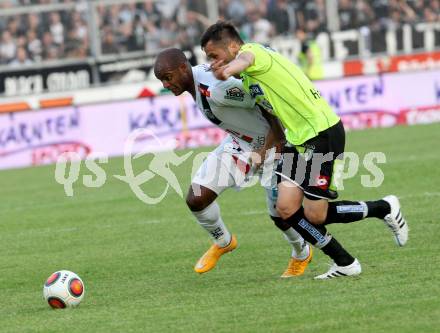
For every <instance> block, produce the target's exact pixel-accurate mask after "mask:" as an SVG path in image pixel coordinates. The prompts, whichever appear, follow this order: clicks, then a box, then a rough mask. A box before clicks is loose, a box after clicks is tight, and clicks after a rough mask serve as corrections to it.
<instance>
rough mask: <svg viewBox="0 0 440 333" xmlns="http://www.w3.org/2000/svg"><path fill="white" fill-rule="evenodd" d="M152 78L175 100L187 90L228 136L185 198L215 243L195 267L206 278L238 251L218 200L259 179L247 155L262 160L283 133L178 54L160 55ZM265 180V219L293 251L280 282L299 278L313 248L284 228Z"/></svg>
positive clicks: (240, 92) (232, 82)
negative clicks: (284, 278) (293, 277)
mask: <svg viewBox="0 0 440 333" xmlns="http://www.w3.org/2000/svg"><path fill="white" fill-rule="evenodd" d="M154 73H155V75H156V77H157V78H158V79H159V80H160V81H161V82H162V84H163V86H164V88H166V89H168V90H170V91H171V92H172V93H173V94H174V95H176V96H178V95H180V94H182V93H183V92H185V91H188V92H189V93H190V94H191V95H192V97H193V98H194V100H195V102H196V104H197V106H198V108H199V109H200V110H201V112H202V113H203V114H204V115H205V116H206V117H207V118H208V120H210V121H211V122H212V123H213V124H215V125H216V126H218V127H220V128H222V129H223V130H225V131H226V132H228V133H229V135H228V136H227V137H226V138H225V139H224V140H223V141H222V143H221V144H220V145H219V146H218V147H217V148H216V149H215V150H214V151H212V152H211V153H210V154H209V155H208V157H207V158H206V159H205V160H204V162H203V163H202V165H201V166H200V168H199V170H198V171H197V172H196V174H195V176H194V178H193V179H192V182H191V183H192V184H191V186H190V188H189V191H188V195H187V198H186V203H187V205H188V207H189V209H190V210H191V212H192V213H193V215H194V216H195V218H196V219H197V221H198V223H199V225H200V226H201V227H202V228H204V229H205V230H206V231H207V232H208V233H209V235H210V236H211V238H212V240H213V242H214V244H213V245H212V246H211V247H210V248H209V249H208V251H206V252H205V254H204V255H203V256H202V257H201V258H200V259H199V260H198V262H197V263H196V265H195V267H194V270H195V271H196V272H197V273H205V272H208V271H209V270H211V269H213V268H214V267H215V265H216V264H217V262H218V260H219V259H220V257H221V256H222V255H223V254H225V253H227V252H230V251H232V250H234V249H235V248H236V247H237V239H236V237H235V236H234V235H232V234H231V233H230V232H229V230H228V228H227V227H226V225H225V223H224V222H223V220H222V218H221V215H220V208H219V206H218V204H217V202H216V201H215V200H216V198H217V196H218V195H220V194H221V193H222V192H223V191H224V190H226V189H228V188H241V187H245V186H247V184H248V183H249V180H250V179H251V178H252V177H253V176H255V175H260V176H261V175H262V173H261V172H259V171H256V170H255V168H251V166H250V165H251V163H250V162H249V161H250V156H251V154H252V152H258V153H259V154H260V156H266V155H265V153H266V151H267V150H269V149H270V148H272V147H273V146H274V145H276V144H277V143H279V142H278V141H279V137H280V135H282V134H280V133H282V129H281V128H280V127H277V125H278V123H277V121H276V120H274V118H273V117H272V118H271V116H270V115H268V114H264V112H263V111H262V110H261V109H260V107H259V106H257V105H256V104H255V100H253V99H252V98H251V96H250V95H249V94H247V93H245V91H244V89H243V87H242V83H241V81H240V80H238V79H235V78H230V79H228V80H226V81H221V80H217V79H216V78H215V77H214V75H213V74H212V72H211V70H210V68H209V66H208V65H199V66H195V67H191V65H190V64H189V62H188V60H187V59H186V57H185V55H184V53H183V52H182V51H181V50H179V49H175V48H171V49H167V50H164V51H162V52H161V53H160V54H159V55H158V56H157V58H156V62H155V65H154ZM273 151H274V149H273ZM254 156H255V155H254ZM272 156H273V155H272ZM269 165H270V163H269ZM265 174H266V173H265ZM268 178H269V179H266V180H265V181H264V182H262V183H263V186H264V188H265V191H266V201H267V207H268V211H269V215H270V216H271V219H272V220H273V221H274V223H275V225H276V226H277V227H278V228H279V229H280V230H281V231H282V232H283V233H284V235H285V238H286V240H287V241H288V242H289V243H290V244H291V246H292V256H291V259H290V261H289V264H288V267H287V269H286V271H285V272H284V273H283V274H282V277H292V276H299V275H302V274H303V273H304V270H305V269H306V267H307V265H308V263H309V262H310V260H311V258H312V249H311V247H310V246H309V244H308V243H306V242H305V241H304V239H303V238H302V237H301V236H300V235H299V234H298V233H297V232H296V231H295V230H294V229H293V228H292V227H290V225H287V224H284V223H283V221H282V220H281V218H279V215H278V213H277V211H276V209H275V204H276V200H277V187H276V178H275V174H274V173H273V172H272V170H270V172H269V177H268Z"/></svg>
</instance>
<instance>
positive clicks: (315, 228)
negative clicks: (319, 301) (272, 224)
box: [284, 207, 354, 266]
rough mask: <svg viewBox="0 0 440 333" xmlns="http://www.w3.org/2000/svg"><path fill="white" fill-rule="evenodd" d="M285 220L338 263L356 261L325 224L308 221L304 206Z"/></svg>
mask: <svg viewBox="0 0 440 333" xmlns="http://www.w3.org/2000/svg"><path fill="white" fill-rule="evenodd" d="M284 221H285V222H287V223H288V224H289V225H290V226H291V227H292V228H293V229H295V230H296V231H297V232H298V233H299V234H300V235H301V236H302V237H303V238H304V239H305V240H306V241H307V242H309V243H311V244H313V245H315V246H316V247H317V248H320V249H321V250H322V251H323V252H324V253H325V254H326V255H328V256H329V257H330V258H332V259H333V261H334V262H335V263H336V264H337V265H339V266H347V265H350V264H352V263H353V262H354V258H353V257H352V256H351V255H350V254H349V253H348V252H347V251H346V250H345V249H344V248H343V247H342V245H341V244H339V243H338V241H337V240H336V239H334V238H333V237H332V236H331V235H330V234H329V233H328V232H327V229H326V227H325V226H324V225H322V224H321V225H314V224H312V223H310V222H309V221H307V219H306V217H305V216H304V209H303V208H302V207H301V208H300V209H299V210H298V211H297V212H296V213H295V214H293V215H292V216H290V217H289V218H287V219H286V220H284Z"/></svg>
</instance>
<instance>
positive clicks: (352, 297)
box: [0, 124, 440, 333]
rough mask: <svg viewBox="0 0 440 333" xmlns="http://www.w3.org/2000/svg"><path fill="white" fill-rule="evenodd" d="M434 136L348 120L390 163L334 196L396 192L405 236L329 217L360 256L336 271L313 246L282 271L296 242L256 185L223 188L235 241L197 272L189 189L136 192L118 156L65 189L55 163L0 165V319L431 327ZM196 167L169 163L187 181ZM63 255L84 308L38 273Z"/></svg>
mask: <svg viewBox="0 0 440 333" xmlns="http://www.w3.org/2000/svg"><path fill="white" fill-rule="evenodd" d="M439 142H440V125H439V124H433V125H423V126H414V127H395V128H390V129H374V130H366V131H362V132H352V133H349V134H348V144H347V151H354V152H358V153H360V156H361V158H362V157H363V156H364V155H365V154H366V153H367V152H370V151H382V152H384V153H385V154H386V157H387V163H386V164H382V165H380V166H381V168H382V170H383V171H384V174H385V181H384V183H383V184H382V186H381V187H378V188H365V187H363V186H361V175H362V174H368V172H366V171H365V169H362V168H361V170H360V172H359V173H358V174H357V175H356V176H355V177H354V178H352V179H350V180H347V181H346V182H345V190H344V191H342V192H341V198H342V199H364V200H365V199H373V198H378V197H382V196H384V195H386V194H389V193H394V194H396V195H398V196H400V197H401V203H402V205H403V211H404V213H405V216H406V218H407V220H408V221H409V226H410V229H411V231H410V240H409V242H408V244H407V246H405V247H404V248H398V247H397V246H396V245H395V244H394V241H393V239H392V236H391V233H390V232H389V231H388V229H387V228H385V226H384V225H383V223H382V222H381V221H379V220H375V219H371V220H365V221H362V222H357V223H355V224H350V225H331V226H330V227H329V229H330V231H331V232H332V233H333V234H334V235H335V236H336V237H337V238H338V240H340V242H341V243H342V244H344V246H345V247H346V248H347V249H348V250H349V251H350V252H351V253H352V254H353V255H355V256H356V257H357V258H359V260H360V262H361V263H362V268H363V273H362V275H361V276H359V277H357V278H346V279H335V280H331V281H314V280H313V277H314V276H315V275H317V274H320V273H322V272H324V271H326V270H327V268H328V264H329V260H328V258H326V257H325V256H324V255H322V254H321V253H320V251H319V250H316V251H315V256H314V259H313V262H312V263H311V264H310V265H309V268H308V269H307V271H306V273H305V274H304V275H303V276H302V277H299V278H296V279H288V280H282V279H280V278H279V275H280V274H281V273H282V271H283V270H284V268H285V267H286V265H287V261H288V258H289V252H290V250H289V247H288V246H287V243H286V242H285V241H284V239H283V237H282V236H281V234H280V233H279V231H278V230H277V229H276V228H275V227H274V226H273V225H272V223H271V222H270V220H269V219H268V217H267V215H266V210H265V198H264V193H263V191H262V189H261V188H259V187H258V186H255V187H252V188H250V189H247V190H245V191H243V192H241V193H236V192H234V191H227V192H226V193H224V194H223V195H222V196H221V198H220V200H219V202H220V205H221V208H222V214H223V219H224V220H225V222H226V223H227V225H228V226H229V228H230V230H231V231H233V232H234V233H235V234H236V235H237V237H238V240H239V248H238V249H237V250H235V251H234V252H233V253H232V254H228V255H226V256H224V257H223V258H222V260H221V261H220V263H219V265H218V267H216V268H215V269H214V270H213V271H211V272H209V273H207V274H205V275H201V276H199V275H197V274H196V273H194V272H193V270H192V267H193V265H194V263H195V262H196V260H197V259H198V258H199V256H200V255H201V254H202V253H203V252H204V251H205V250H206V249H207V248H208V246H209V240H208V237H207V235H206V234H205V232H204V231H203V230H201V228H199V227H198V226H197V224H196V223H195V222H194V221H193V218H192V215H191V214H190V213H189V211H188V210H187V208H186V206H185V203H184V200H183V199H181V198H180V197H179V196H178V195H177V194H176V193H175V192H174V191H172V190H171V191H169V192H168V195H167V197H166V198H165V200H164V201H162V202H161V203H160V204H158V205H155V206H148V205H145V204H143V203H142V202H140V201H139V200H138V199H136V197H135V196H134V194H133V193H132V192H131V190H130V188H129V187H128V185H127V184H125V183H122V182H121V181H119V180H117V179H115V178H114V177H113V176H112V175H115V174H123V166H122V159H120V158H119V159H112V160H110V162H109V163H108V164H106V165H103V168H104V169H105V171H106V173H107V182H106V183H105V185H104V186H103V187H101V188H86V187H85V186H83V185H82V184H81V182H80V181H79V182H78V183H76V184H75V185H74V196H73V197H66V196H65V194H64V191H63V187H62V186H61V185H59V184H57V183H56V182H55V180H54V166H47V167H39V168H29V169H22V170H8V171H2V172H0V184H1V190H0V194H1V198H2V200H1V202H0V214H1V218H0V253H1V256H0V295H1V300H0V331H1V332H58V331H65V332H190V331H194V332H197V331H200V332H326V333H327V332H338V333H342V332H399V333H403V332H408V333H414V332H438V331H439V328H440V301H439V296H438V295H440V284H439V283H438V278H439V276H440V268H439V267H438V265H439V261H440V260H439V258H440V257H439V253H440V251H439V250H440V247H439V245H438V244H439V243H438V242H437V240H438V236H439V235H440V224H439V223H438V221H437V220H438V212H439V208H438V207H439V206H440V190H439V185H440V175H439V173H438V164H439V163H440V154H439V148H438V146H437V145H438V143H439ZM205 150H206V149H205ZM179 154H180V153H179ZM145 163H146V162H145V161H139V162H138V165H137V168H138V170H140V169H141V168H142V166H143V165H146V164H145ZM191 167H192V164H191V161H188V162H185V164H183V165H181V166H179V167H174V168H173V170H174V171H175V172H176V174H177V176H178V179H179V180H180V182H181V185H182V189H183V191H186V187H187V186H188V184H189V182H190V171H191ZM82 170H85V168H84V165H83V168H82ZM80 180H81V178H80ZM163 185H164V183H163V181H161V180H159V179H153V180H152V181H150V182H148V183H147V184H146V186H145V187H144V189H145V190H146V191H148V193H150V194H154V193H160V192H161V190H162V188H163ZM59 269H69V270H72V271H74V272H76V273H78V274H79V275H80V276H81V277H82V278H83V280H84V282H85V285H86V295H85V299H84V300H83V302H82V304H81V305H80V306H79V307H78V308H75V309H70V310H62V311H61V310H59V311H54V310H51V309H50V308H49V307H48V305H47V304H46V303H45V302H44V301H43V300H42V286H43V283H44V281H45V279H46V278H47V277H48V276H49V275H50V274H51V273H52V272H53V271H56V270H59Z"/></svg>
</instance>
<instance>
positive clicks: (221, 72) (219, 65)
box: [211, 60, 229, 81]
mask: <svg viewBox="0 0 440 333" xmlns="http://www.w3.org/2000/svg"><path fill="white" fill-rule="evenodd" d="M223 64H224V61H223V60H216V61H214V62H213V63H212V64H211V70H212V73H213V74H214V76H215V77H216V78H217V79H218V80H222V81H224V80H227V79H228V78H229V75H227V73H226V65H223Z"/></svg>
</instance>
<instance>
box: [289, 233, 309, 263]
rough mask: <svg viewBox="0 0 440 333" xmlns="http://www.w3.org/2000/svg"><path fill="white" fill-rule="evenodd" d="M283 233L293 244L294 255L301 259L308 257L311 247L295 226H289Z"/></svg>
mask: <svg viewBox="0 0 440 333" xmlns="http://www.w3.org/2000/svg"><path fill="white" fill-rule="evenodd" d="M283 233H284V238H286V240H287V241H288V242H289V244H290V245H291V246H292V257H294V258H296V259H299V260H304V259H306V258H307V257H308V255H309V247H308V246H307V243H306V241H305V240H304V238H302V237H301V235H300V234H299V233H297V232H296V230H295V229H293V228H289V229H287V230H285V231H283Z"/></svg>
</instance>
